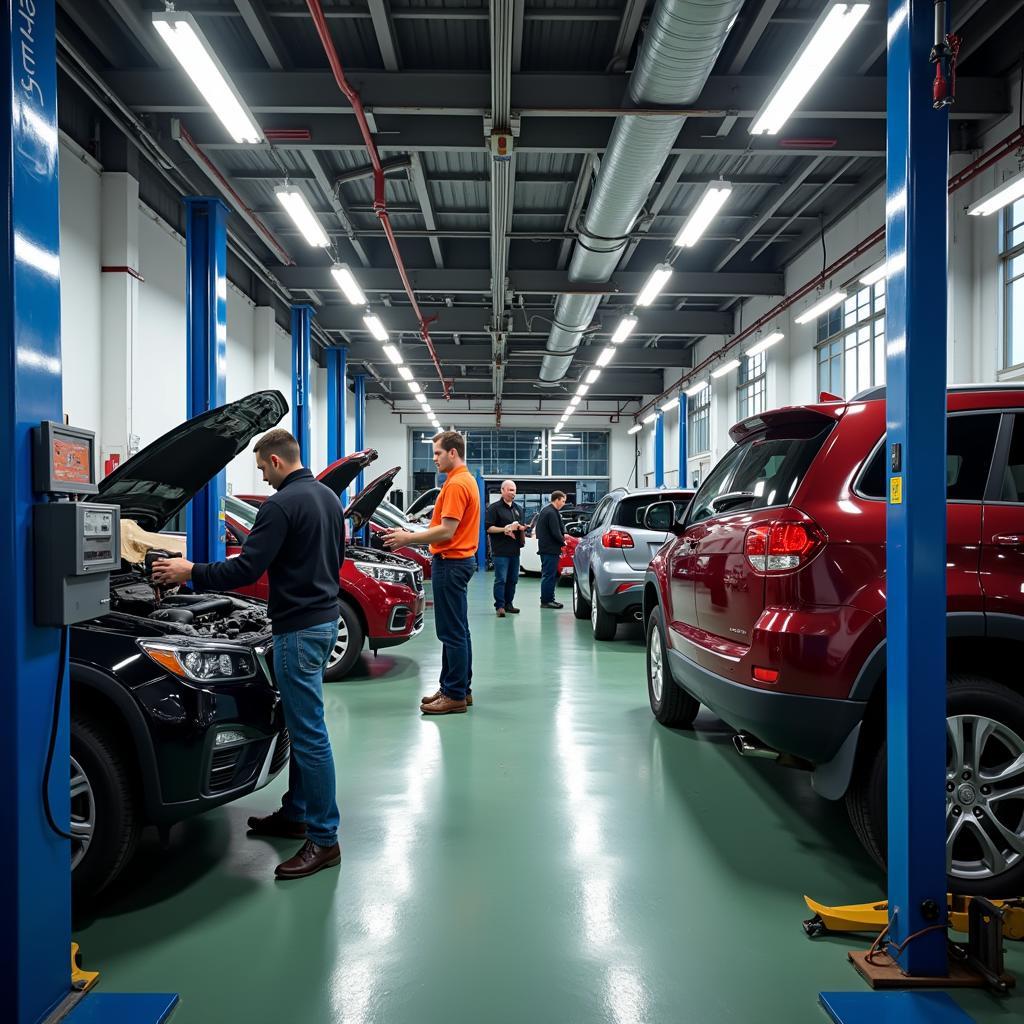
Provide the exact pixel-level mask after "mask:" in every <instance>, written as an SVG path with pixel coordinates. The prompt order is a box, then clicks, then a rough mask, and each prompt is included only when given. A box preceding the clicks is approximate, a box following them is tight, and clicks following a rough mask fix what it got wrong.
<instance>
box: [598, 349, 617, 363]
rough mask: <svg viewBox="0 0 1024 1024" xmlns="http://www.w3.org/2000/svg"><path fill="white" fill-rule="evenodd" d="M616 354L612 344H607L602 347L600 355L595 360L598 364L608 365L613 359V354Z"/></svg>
mask: <svg viewBox="0 0 1024 1024" xmlns="http://www.w3.org/2000/svg"><path fill="white" fill-rule="evenodd" d="M613 355H615V349H613V348H612V347H611V345H606V346H605V347H604V348H603V349H601V353H600V355H599V356H598V357H597V359H595V360H594V362H595V363H597V365H598V366H607V365H608V364H609V363H610V362H611V361H612V356H613Z"/></svg>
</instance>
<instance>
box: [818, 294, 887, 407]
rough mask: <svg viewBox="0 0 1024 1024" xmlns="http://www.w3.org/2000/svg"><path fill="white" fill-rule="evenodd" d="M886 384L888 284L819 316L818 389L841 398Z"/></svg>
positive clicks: (854, 295)
mask: <svg viewBox="0 0 1024 1024" xmlns="http://www.w3.org/2000/svg"><path fill="white" fill-rule="evenodd" d="M884 383H885V281H879V282H878V283H877V284H874V285H871V286H869V287H864V288H858V289H857V290H856V291H855V292H854V293H853V294H852V295H851V296H850V297H849V298H848V299H847V300H846V301H845V302H844V303H843V304H842V305H841V306H837V307H836V308H835V309H831V310H829V311H828V312H827V313H822V315H821V316H820V317H818V390H819V391H828V392H829V393H830V394H833V395H839V396H840V397H842V398H852V397H853V396H854V395H855V394H857V393H858V392H859V391H864V390H866V389H867V388H870V387H875V386H876V385H879V384H884Z"/></svg>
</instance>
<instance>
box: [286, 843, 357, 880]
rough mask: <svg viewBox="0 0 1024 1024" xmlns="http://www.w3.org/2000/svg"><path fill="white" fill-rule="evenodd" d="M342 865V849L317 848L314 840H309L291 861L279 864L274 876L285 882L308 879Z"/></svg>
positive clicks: (330, 847) (333, 847)
mask: <svg viewBox="0 0 1024 1024" xmlns="http://www.w3.org/2000/svg"><path fill="white" fill-rule="evenodd" d="M340 863H341V847H340V846H339V845H338V844H337V843H335V844H334V845H333V846H317V845H316V843H314V842H313V840H312V839H307V840H306V841H305V842H304V843H303V844H302V846H301V848H300V849H299V852H298V853H297V854H295V856H294V857H292V858H291V859H290V860H286V861H284V862H283V863H281V864H278V865H277V867H276V868H275V870H274V874H275V875H277V877H278V878H280V879H282V880H283V881H285V880H288V879H291V878H308V877H309V876H310V875H315V874H316V873H317V872H318V871H323V869H324V868H334V867H337V866H338V865H339V864H340Z"/></svg>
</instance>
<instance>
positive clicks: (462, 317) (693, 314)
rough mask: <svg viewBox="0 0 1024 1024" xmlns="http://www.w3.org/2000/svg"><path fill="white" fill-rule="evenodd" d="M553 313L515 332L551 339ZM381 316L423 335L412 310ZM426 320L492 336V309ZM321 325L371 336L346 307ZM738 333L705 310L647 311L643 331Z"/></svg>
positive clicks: (434, 330) (728, 320) (605, 331)
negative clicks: (550, 317) (489, 332)
mask: <svg viewBox="0 0 1024 1024" xmlns="http://www.w3.org/2000/svg"><path fill="white" fill-rule="evenodd" d="M550 312H551V310H550V308H549V307H546V306H545V307H544V308H543V309H527V310H526V313H527V315H528V316H530V317H531V319H530V323H529V324H527V323H526V321H525V318H524V317H523V316H522V315H521V314H520V312H519V311H518V310H517V311H516V315H515V318H514V324H513V329H512V331H511V332H510V333H511V334H513V335H527V334H532V335H537V336H546V335H547V333H548V330H549V328H550V321H549V319H548V316H549V314H550ZM379 315H380V318H381V320H382V321H383V322H384V326H385V327H386V328H387V329H388V330H389V331H390V332H392V333H393V334H397V333H398V332H400V331H411V332H415V331H417V330H418V327H419V325H418V323H417V321H416V317H415V315H414V314H413V312H412V310H411V309H410V308H409V307H408V306H392V307H391V308H390V309H381V310H380V311H379ZM424 315H426V316H436V317H437V320H435V321H433V322H432V323H431V325H430V333H431V335H435V334H438V335H440V334H460V335H466V334H478V335H486V334H487V328H488V326H489V324H490V307H489V306H486V307H485V306H477V307H472V306H455V307H452V308H448V307H445V306H442V307H440V308H434V309H424ZM618 320H619V318H618V316H609V317H608V318H607V321H606V322H602V323H600V324H599V325H598V329H597V330H596V331H594V332H593V334H594V335H598V336H601V337H605V336H607V335H610V334H611V333H612V332H613V331H614V330H615V327H616V325H617V324H618ZM317 323H318V324H319V325H320V327H322V328H323V329H324V330H325V331H344V332H345V333H346V334H348V333H353V334H358V335H359V336H361V337H363V336H368V335H369V331H367V329H366V325H365V324H364V323H363V311H362V310H361V309H357V308H355V307H353V306H347V305H342V304H341V303H338V304H336V305H331V306H324V308H323V309H321V310H320V311H319V312H318V313H317ZM734 328H735V322H734V320H733V315H732V313H720V312H714V311H711V312H707V311H699V310H692V311H691V310H687V311H684V312H676V311H675V310H672V309H667V310H661V309H648V310H645V311H644V320H643V330H644V332H645V333H646V334H661V335H667V336H672V337H681V338H689V337H700V336H702V335H705V334H714V335H730V334H732V333H733V332H734Z"/></svg>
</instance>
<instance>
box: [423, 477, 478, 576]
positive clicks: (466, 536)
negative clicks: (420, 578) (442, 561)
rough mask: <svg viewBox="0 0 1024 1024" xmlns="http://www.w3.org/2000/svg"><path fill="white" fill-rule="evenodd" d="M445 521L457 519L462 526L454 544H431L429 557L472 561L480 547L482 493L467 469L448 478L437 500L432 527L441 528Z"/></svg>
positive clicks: (456, 531) (448, 542) (452, 541)
mask: <svg viewBox="0 0 1024 1024" xmlns="http://www.w3.org/2000/svg"><path fill="white" fill-rule="evenodd" d="M442 519H457V520H458V521H459V525H458V526H456V527H455V533H454V535H453V536H452V539H451V540H449V541H441V542H440V543H438V544H431V545H430V553H431V554H432V555H440V556H441V557H442V558H472V557H473V556H474V555H475V554H476V549H477V548H478V547H479V546H480V489H479V488H478V487H477V485H476V480H475V479H474V478H473V474H472V473H470V471H469V470H468V469H466V467H465V466H458V467H457V468H455V469H453V470H452V471H451V472H450V473H449V474H448V478H447V479H446V480H445V482H444V485H443V486H442V487H441V493H440V494H439V495H438V496H437V502H436V504H435V505H434V514H433V515H432V516H431V517H430V525H431V526H440V525H441V520H442Z"/></svg>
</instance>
